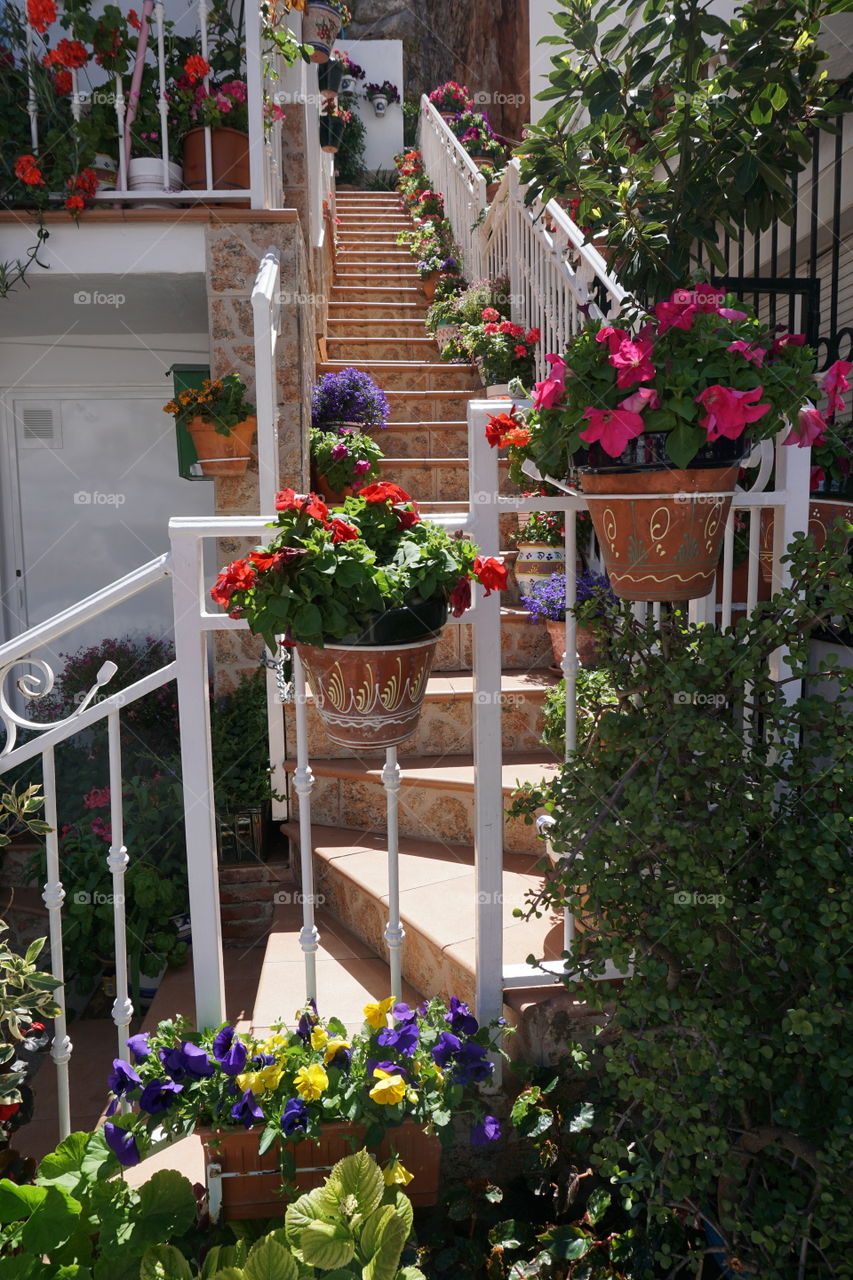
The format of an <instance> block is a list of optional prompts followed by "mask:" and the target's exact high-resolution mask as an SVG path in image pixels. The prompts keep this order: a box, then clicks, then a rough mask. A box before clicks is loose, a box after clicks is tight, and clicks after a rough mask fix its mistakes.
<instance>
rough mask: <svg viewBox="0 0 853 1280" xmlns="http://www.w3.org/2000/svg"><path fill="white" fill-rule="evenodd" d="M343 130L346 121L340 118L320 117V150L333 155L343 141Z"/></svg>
mask: <svg viewBox="0 0 853 1280" xmlns="http://www.w3.org/2000/svg"><path fill="white" fill-rule="evenodd" d="M345 128H346V121H345V120H343V119H342V118H341V117H340V116H330V115H322V116H320V150H321V151H330V152H331V153H332V154H333V155H334V153H335V152H336V151H337V150H338V148H339V147H340V145H341V142H342V141H343V136H344V129H345Z"/></svg>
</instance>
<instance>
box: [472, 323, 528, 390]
mask: <svg viewBox="0 0 853 1280" xmlns="http://www.w3.org/2000/svg"><path fill="white" fill-rule="evenodd" d="M539 338H540V333H539V330H538V329H525V328H524V325H521V324H514V323H513V322H512V320H502V319H501V317H500V314H499V312H498V311H497V310H496V309H495V308H494V307H484V308H483V310H482V312H481V318H480V321H479V322H478V323H476V324H463V325H462V326H461V329H460V334H459V341H460V343H461V344H462V346H463V347H464V349H465V350H466V351H467V353H468V355H469V356H470V358H471V359H472V360H473V361H474V363H475V364H476V365H477V367H478V369H479V370H480V376H481V377H482V379H483V382H484V384H485V387H486V395H487V396H488V397H490V398H495V397H505V396H506V395H507V392H508V387H509V383H510V381H511V379H513V378H518V379H519V380H520V381H521V382H522V383H524V384H525V385H526V386H529V385H530V383H531V382H532V380H533V359H534V357H533V348H534V347H535V346H536V344H537V343H538V341H539Z"/></svg>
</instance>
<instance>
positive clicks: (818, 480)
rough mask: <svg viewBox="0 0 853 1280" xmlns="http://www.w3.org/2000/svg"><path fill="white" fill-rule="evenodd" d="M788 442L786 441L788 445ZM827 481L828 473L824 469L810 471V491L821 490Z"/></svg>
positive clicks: (814, 468) (813, 468)
mask: <svg viewBox="0 0 853 1280" xmlns="http://www.w3.org/2000/svg"><path fill="white" fill-rule="evenodd" d="M787 443H788V441H787V440H786V441H785V444H787ZM825 480H826V472H825V471H824V469H823V467H812V468H811V469H810V471H809V490H810V491H811V492H812V493H814V491H815V489H819V488H820V487H821V485H822V484H823V482H824V481H825Z"/></svg>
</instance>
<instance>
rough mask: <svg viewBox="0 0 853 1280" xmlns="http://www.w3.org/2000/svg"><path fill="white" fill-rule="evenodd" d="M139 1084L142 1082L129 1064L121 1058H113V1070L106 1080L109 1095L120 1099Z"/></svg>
mask: <svg viewBox="0 0 853 1280" xmlns="http://www.w3.org/2000/svg"><path fill="white" fill-rule="evenodd" d="M140 1084H142V1081H141V1080H140V1078H139V1076H138V1075H137V1074H136V1072H135V1071H134V1069H133V1067H132V1066H131V1065H130V1063H129V1062H125V1061H124V1059H123V1058H113V1069H112V1071H111V1072H110V1074H109V1077H108V1079H107V1085H108V1087H109V1090H110V1092H111V1093H115V1094H117V1095H118V1096H119V1097H121V1095H122V1094H124V1093H128V1092H129V1091H130V1090H131V1089H135V1088H136V1086H137V1085H140Z"/></svg>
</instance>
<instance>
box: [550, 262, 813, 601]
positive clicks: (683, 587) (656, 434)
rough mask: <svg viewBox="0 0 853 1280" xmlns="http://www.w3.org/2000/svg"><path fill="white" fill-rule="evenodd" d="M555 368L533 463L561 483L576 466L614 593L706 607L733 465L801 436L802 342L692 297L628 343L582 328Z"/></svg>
mask: <svg viewBox="0 0 853 1280" xmlns="http://www.w3.org/2000/svg"><path fill="white" fill-rule="evenodd" d="M551 361H552V368H551V373H550V374H549V377H548V378H547V379H545V380H544V381H543V382H542V383H539V384H537V388H536V398H535V400H534V406H535V405H537V404H538V405H539V407H538V408H536V407H534V409H533V411H532V412H531V413H530V414H529V416H528V419H527V425H528V427H529V428H530V429H531V438H530V443H529V449H530V456H532V457H533V460H534V461H535V463H536V466H537V467H538V469H539V472H540V474H541V475H543V476H552V477H554V478H555V479H558V480H562V479H564V478H565V477H566V476H567V475H568V473H569V470H570V468H571V467H573V466H575V467H578V470H579V471H580V475H581V485H582V489H583V492H584V494H585V495H587V501H588V505H589V510H590V514H591V516H592V522H593V525H594V528H595V532H596V535H597V537H598V541H599V544H600V546H601V549H602V554H603V556H604V561H605V565H606V568H607V572H608V574H609V577H610V581H611V584H612V586H613V589H614V591H615V592H616V594H617V595H618V596H621V597H623V598H625V599H629V600H691V599H696V598H699V597H702V596H705V595H707V594H708V592H709V591H710V589H711V587H712V585H713V580H714V575H715V572H716V568H717V563H718V561H719V556H720V548H721V545H722V536H723V530H724V528H725V523H726V517H727V514H728V509H729V506H730V504H731V499H732V495H733V492H734V486H735V481H736V479H737V473H738V466H739V464H740V463H741V462H742V460H743V459H744V458H745V457H746V456H748V454H749V452H750V449H751V447H752V444H753V443H755V442H756V441H758V440H763V439H770V438H772V437H773V436H775V435H776V434H777V432H778V431H779V430H780V429H781V428H782V427H783V425H784V424H785V422H786V421H789V422H794V423H797V426H796V427H794V429H793V434H794V436H795V437H796V438H802V437H803V433H804V432H805V431H807V430H808V419H807V418H804V417H803V415H802V414H801V410H802V411H803V412H804V414H810V413H812V412H815V411H813V410H811V409H805V408H804V406H807V405H808V401H809V397H810V396H811V395H813V394H814V374H813V369H814V356H813V353H812V352H811V351H810V350H809V349H808V348H807V347H805V346H804V345H803V337H802V335H801V334H794V335H781V336H779V335H775V336H774V334H772V333H771V332H770V331H769V330H768V329H767V327H766V326H765V325H763V324H762V323H761V322H760V321H759V320H757V319H756V318H754V317H753V316H751V315H750V314H749V313H748V311H747V310H745V309H744V304H742V303H739V302H737V303H736V302H735V301H734V300H731V299H728V298H727V297H726V296H725V293H724V291H723V290H722V289H719V288H717V287H715V286H712V285H697V286H696V287H695V288H692V289H676V290H675V292H674V293H673V294H672V296H671V298H669V299H668V300H667V301H666V302H661V303H658V304H657V306H656V307H655V308H654V314H653V315H646V314H642V315H639V316H637V317H636V325H635V328H634V329H633V330H632V331H631V332H629V331H628V330H627V329H622V328H616V327H614V326H612V325H606V324H602V323H600V322H598V321H596V322H594V323H593V324H590V325H588V326H587V327H586V328H585V329H584V330H583V331H582V332H581V333H580V334H579V335H578V336H577V337H576V338H574V339H573V341H572V342H571V344H570V346H569V349H568V351H567V352H566V358H565V361H564V360H563V359H561V358H560V357H558V356H553V357H551ZM567 369H571V373H572V376H571V377H569V378H567V377H566V373H567ZM598 495H601V496H598ZM644 495H647V496H644Z"/></svg>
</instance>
